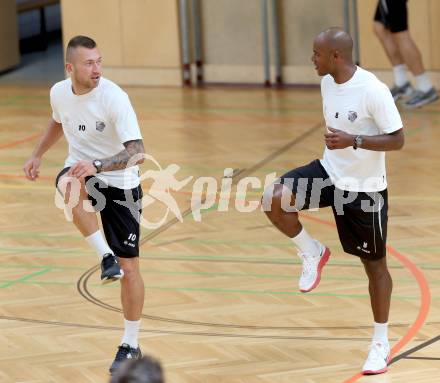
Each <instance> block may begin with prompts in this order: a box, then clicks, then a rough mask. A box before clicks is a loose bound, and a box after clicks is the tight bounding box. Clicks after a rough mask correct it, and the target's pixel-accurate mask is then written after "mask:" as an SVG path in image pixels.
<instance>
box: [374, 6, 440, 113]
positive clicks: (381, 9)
mask: <svg viewBox="0 0 440 383" xmlns="http://www.w3.org/2000/svg"><path fill="white" fill-rule="evenodd" d="M373 28H374V31H375V33H376V35H377V37H378V38H379V40H380V41H381V43H382V45H383V47H384V49H385V52H386V54H387V56H388V58H389V60H390V62H391V64H392V65H393V72H394V81H395V86H394V87H392V88H391V93H392V94H393V97H394V100H395V101H397V100H398V99H399V98H400V97H403V96H408V95H411V97H410V99H409V100H408V101H407V102H406V103H405V106H407V107H410V108H415V107H419V106H422V105H425V104H428V103H431V102H433V101H435V100H437V99H438V95H437V91H436V90H435V88H434V87H433V85H432V83H431V80H430V79H429V76H428V74H427V73H426V72H425V68H424V66H423V59H422V55H421V53H420V50H419V49H418V47H417V45H416V44H415V42H414V40H413V39H412V37H411V35H410V33H409V31H408V9H407V1H406V0H379V1H378V5H377V9H376V14H375V16H374V27H373ZM403 64H406V66H407V67H408V69H409V70H410V71H411V73H412V74H413V76H414V77H415V79H416V91H415V92H412V89H411V87H410V85H409V82H408V78H407V76H406V70H405V66H404V65H403Z"/></svg>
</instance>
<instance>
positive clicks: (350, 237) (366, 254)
mask: <svg viewBox="0 0 440 383" xmlns="http://www.w3.org/2000/svg"><path fill="white" fill-rule="evenodd" d="M337 191H338V193H337V195H335V206H336V204H339V205H341V201H343V200H342V199H341V198H345V199H346V200H347V199H348V200H350V202H348V203H345V204H344V205H343V213H344V214H338V213H337V210H338V209H334V213H335V220H336V225H337V228H338V234H339V238H340V240H341V244H342V247H343V248H344V251H345V252H346V253H349V254H354V255H356V256H358V257H360V259H361V261H362V263H363V265H364V268H365V272H366V274H367V276H368V282H369V284H368V291H369V294H370V301H371V308H372V311H373V317H374V335H373V339H372V342H371V346H370V352H369V354H368V357H367V360H366V362H365V364H364V367H363V370H362V371H363V372H364V374H380V373H382V372H385V371H386V370H387V365H388V357H389V352H390V346H389V342H388V316H389V311H390V301H391V291H392V280H391V275H390V273H389V271H388V267H387V262H386V237H387V222H388V194H387V191H386V190H383V191H380V192H374V193H363V192H359V193H356V194H355V195H353V197H352V198H348V197H350V196H349V192H346V191H345V192H343V191H339V190H338V189H337ZM350 193H351V192H350Z"/></svg>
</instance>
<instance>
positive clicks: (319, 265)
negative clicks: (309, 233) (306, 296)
mask: <svg viewBox="0 0 440 383" xmlns="http://www.w3.org/2000/svg"><path fill="white" fill-rule="evenodd" d="M314 241H315V242H316V244H317V246H318V248H319V252H317V253H316V254H306V253H301V252H299V253H298V255H299V257H300V258H301V260H302V273H301V277H300V278H299V291H301V292H302V293H308V292H309V291H312V290H313V289H314V288H315V287H317V286H318V285H319V282H320V281H321V272H322V269H323V267H324V266H325V264H326V263H327V261H328V259H329V257H330V250H329V248H328V247H325V246H324V245H323V244H321V243H320V242H318V241H316V240H314Z"/></svg>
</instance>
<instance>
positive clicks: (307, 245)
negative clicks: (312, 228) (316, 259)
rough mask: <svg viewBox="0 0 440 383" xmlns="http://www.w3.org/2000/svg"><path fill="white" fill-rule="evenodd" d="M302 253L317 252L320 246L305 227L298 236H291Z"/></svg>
mask: <svg viewBox="0 0 440 383" xmlns="http://www.w3.org/2000/svg"><path fill="white" fill-rule="evenodd" d="M290 239H291V240H292V241H293V243H294V244H295V245H296V246H297V247H298V249H299V250H300V251H301V252H302V253H306V254H316V253H317V252H319V247H318V246H317V244H316V242H315V241H314V240H313V238H312V237H311V236H310V235H309V233H307V231H306V229H304V227H303V228H302V230H301V231H300V232H299V234H298V235H297V236H296V237H293V238H290Z"/></svg>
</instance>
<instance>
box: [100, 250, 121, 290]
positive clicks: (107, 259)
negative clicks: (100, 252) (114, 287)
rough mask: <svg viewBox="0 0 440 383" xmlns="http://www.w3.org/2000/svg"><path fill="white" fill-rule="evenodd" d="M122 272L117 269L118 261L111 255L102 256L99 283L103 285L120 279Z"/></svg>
mask: <svg viewBox="0 0 440 383" xmlns="http://www.w3.org/2000/svg"><path fill="white" fill-rule="evenodd" d="M123 276H124V271H123V270H122V269H121V268H120V267H119V263H118V260H117V259H116V257H115V256H114V255H113V254H111V253H108V254H104V257H103V258H102V261H101V281H102V283H103V284H106V283H110V282H114V281H117V280H118V279H121V278H122V277H123Z"/></svg>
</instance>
